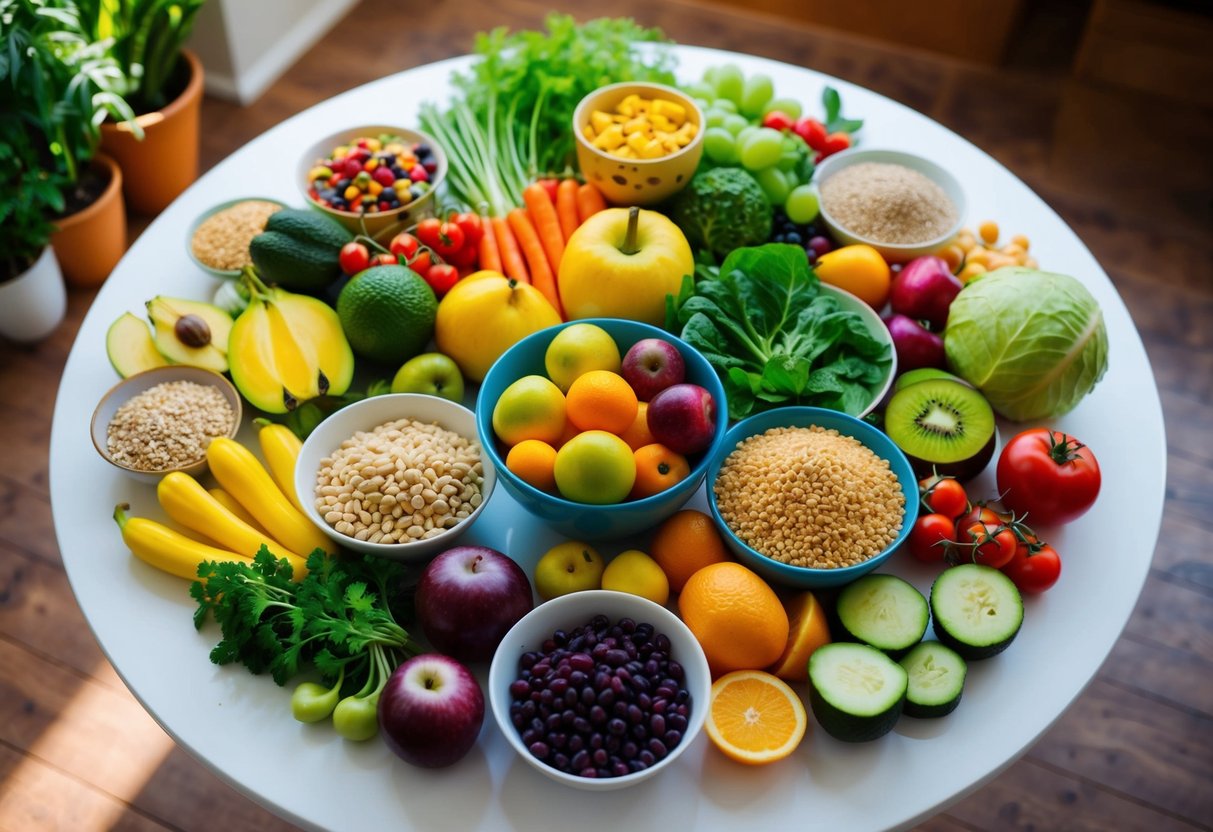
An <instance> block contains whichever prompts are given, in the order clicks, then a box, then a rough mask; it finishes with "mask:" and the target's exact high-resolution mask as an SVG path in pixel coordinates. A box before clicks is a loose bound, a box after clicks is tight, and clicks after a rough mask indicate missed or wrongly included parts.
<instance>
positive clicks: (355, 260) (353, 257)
mask: <svg viewBox="0 0 1213 832" xmlns="http://www.w3.org/2000/svg"><path fill="white" fill-rule="evenodd" d="M337 262H338V263H339V264H340V265H341V271H343V272H345V273H346V274H349V275H354V274H358V272H360V271H362V270H363V269H365V268H366V267H367V266H369V265H370V264H371V253H370V252H369V251H368V250H367V248H366V246H364V245H363V244H362V243H357V242H350V243H346V244H345V245H343V246H342V247H341V252H340V253H339V254H338V255H337Z"/></svg>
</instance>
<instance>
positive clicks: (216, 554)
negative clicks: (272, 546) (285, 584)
mask: <svg viewBox="0 0 1213 832" xmlns="http://www.w3.org/2000/svg"><path fill="white" fill-rule="evenodd" d="M129 510H130V505H128V504H127V503H122V504H120V505H118V506H117V507H115V508H114V520H115V521H116V522H117V523H118V528H119V529H121V530H122V542H123V543H125V544H126V547H127V548H128V549H130V550H131V554H133V555H134V556H135V557H137V558H139V560H141V561H143V562H144V563H147V564H148V565H149V566H154V567H155V568H157V569H160V570H162V571H164V572H167V573H169V574H170V575H176V576H177V577H178V578H185V579H186V580H193V579H195V578H197V577H198V564H200V563H202V562H203V561H208V560H214V561H219V562H221V563H252V559H251V558H247V557H245V556H243V555H238V554H236V553H235V552H229V551H227V550H225V549H217V548H215V547H214V546H208V545H207V544H205V543H199V542H198V541H196V540H192V539H190V538H188V537H186V536H185V535H183V534H181V533H179V532H175V531H173V530H172V529H170V528H169V527H168V526H164V525H161V524H160V523H157V522H156V521H154V520H148V519H147V518H145V517H130V516H128V515H127V513H126V512H127V511H129Z"/></svg>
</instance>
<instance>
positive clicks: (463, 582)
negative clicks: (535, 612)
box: [415, 546, 534, 662]
mask: <svg viewBox="0 0 1213 832" xmlns="http://www.w3.org/2000/svg"><path fill="white" fill-rule="evenodd" d="M415 605H416V610H417V621H418V623H420V624H421V630H422V632H424V633H425V637H426V638H427V639H429V641H430V644H432V645H434V649H436V650H438V651H439V652H441V653H445V654H447V655H448V656H453V657H454V658H456V659H458V660H460V661H464V662H487V661H489V660H490V659H491V658H492V657H493V651H494V650H496V649H497V645H498V644H500V643H501V639H502V637H503V636H504V635H505V634H506V632H507V631H508V630H509V629H510V627H513V626H514V624H516V623H517V622H518V619H520V618H522V616H524V615H526V614H527V613H528V612H530V611H531V608H532V607H533V606H534V600H533V596H532V594H531V584H530V581H528V580H527V577H526V573H525V572H523V571H522V568H521V567H520V566H519V565H518V564H516V563H514V561H512V560H510V558H509V557H507V556H506V555H504V554H502V553H501V552H498V551H497V550H496V549H489V548H486V547H484V546H456V547H455V548H454V549H448V550H446V551H445V552H443V553H442V554H441V555H439V556H438V557H436V558H434V559H433V560H432V561H430V563H429V565H428V566H426V568H425V571H424V572H422V573H421V580H420V581H419V582H418V584H417V596H416V599H415Z"/></svg>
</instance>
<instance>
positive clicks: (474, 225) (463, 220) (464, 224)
mask: <svg viewBox="0 0 1213 832" xmlns="http://www.w3.org/2000/svg"><path fill="white" fill-rule="evenodd" d="M450 221H451V222H453V223H455V225H457V226H459V227H460V228H461V229H462V230H463V245H464V247H465V248H473V249H474V248H475V247H476V246H477V245H478V244H479V243H480V238H482V237H483V236H484V223H483V222H482V221H481V219H480V215H479V214H473V213H470V212H467V211H464V212H462V213H459V214H452V215H451V220H450Z"/></svg>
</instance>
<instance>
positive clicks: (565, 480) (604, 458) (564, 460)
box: [549, 382, 636, 505]
mask: <svg viewBox="0 0 1213 832" xmlns="http://www.w3.org/2000/svg"><path fill="white" fill-rule="evenodd" d="M550 383H551V382H549V384H550ZM554 473H555V474H556V488H557V489H559V490H560V494H561V496H562V497H564V498H565V499H566V500H572V501H574V502H577V503H591V504H593V505H608V504H610V503H621V502H623V501H624V500H625V499H627V496H628V493H629V492H631V490H632V485H633V484H635V482H636V459H635V457H634V456H632V449H631V448H629V447H628V443H627V442H624V441H623V440H622V439H620V438H619V437H618V436H615V435H614V434H612V433H607V432H606V431H604V430H587V431H583V432H582V433H579V434H577V435H576V436H574V437H573V438H572V439H570V440H569V441H568V442H565V443H564V445H562V446H561V448H560V450H559V451H557V452H556V465H555V468H554Z"/></svg>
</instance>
